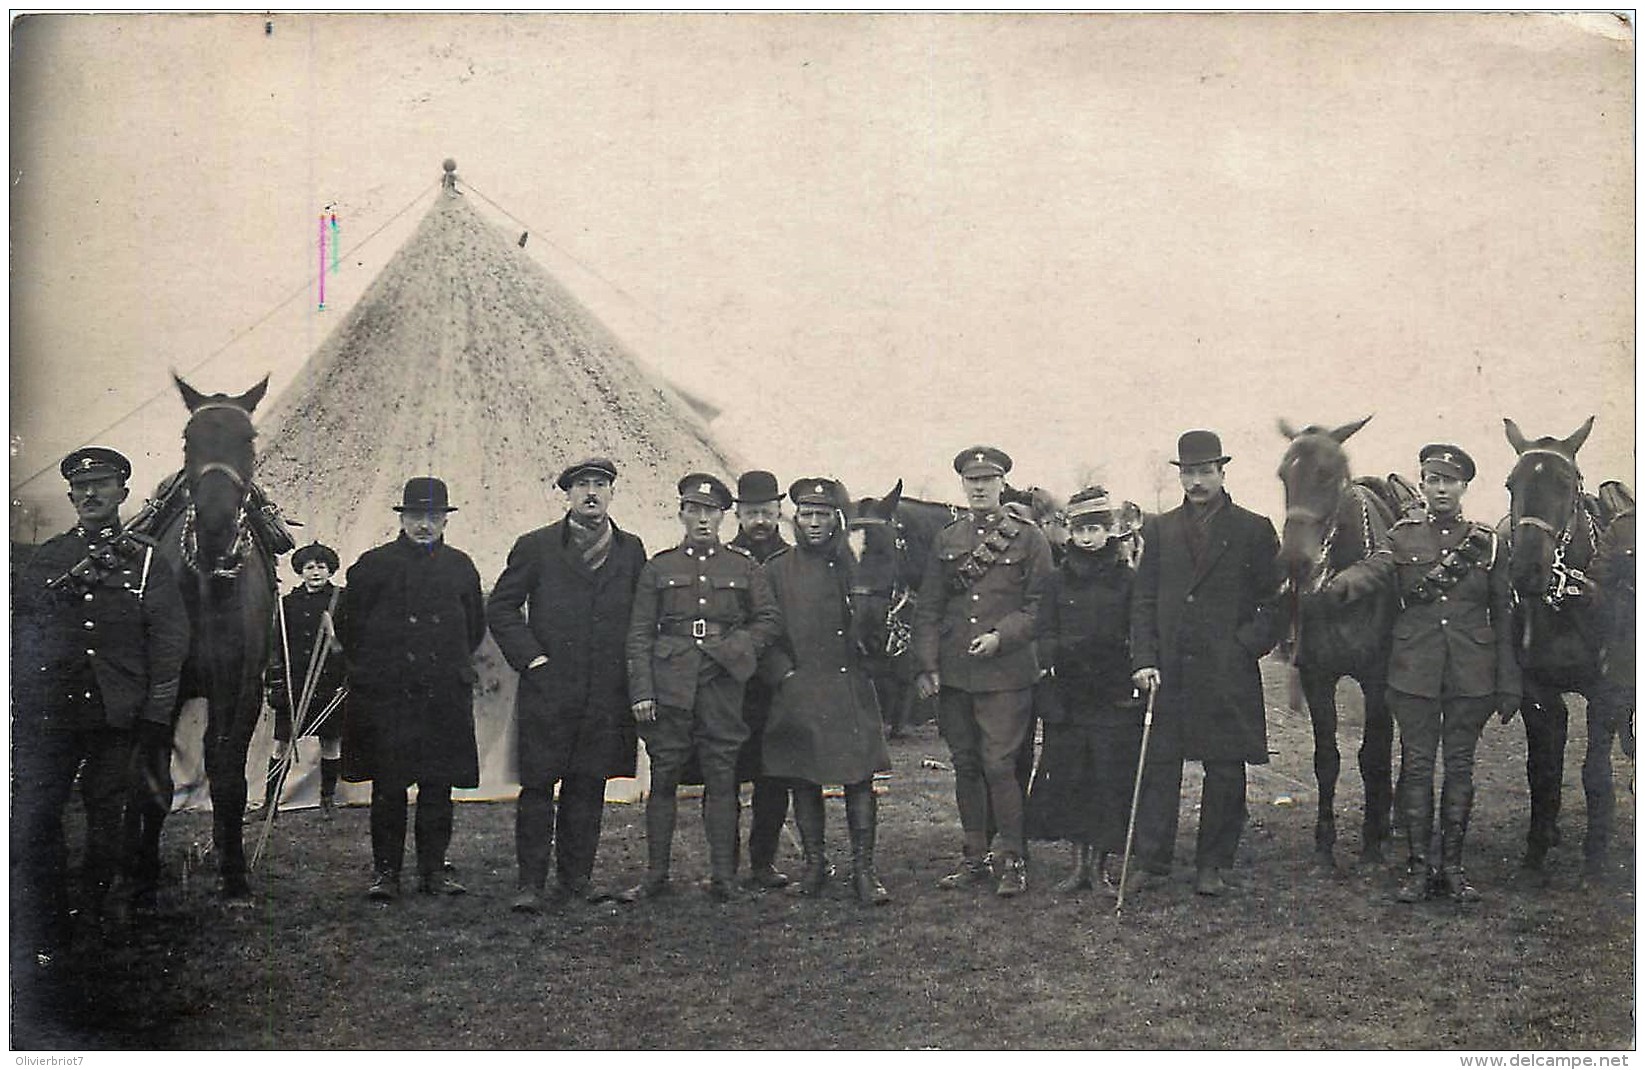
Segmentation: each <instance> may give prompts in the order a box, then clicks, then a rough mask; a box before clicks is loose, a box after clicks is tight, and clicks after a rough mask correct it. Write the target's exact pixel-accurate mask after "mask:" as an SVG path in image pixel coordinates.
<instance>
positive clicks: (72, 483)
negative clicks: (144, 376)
mask: <svg viewBox="0 0 1645 1070" xmlns="http://www.w3.org/2000/svg"><path fill="white" fill-rule="evenodd" d="M61 471H62V473H63V478H64V479H66V480H67V481H68V487H69V489H68V496H69V501H70V502H72V503H73V505H74V509H75V513H76V514H77V516H78V518H79V520H78V522H77V523H76V524H75V526H74V527H73V528H70V529H69V530H68V531H66V532H64V533H63V534H61V535H57V536H55V537H53V538H51V539H49V540H48V541H47V542H46V543H45V545H43V546H41V547H40V549H39V550H38V551H36V553H35V554H34V556H33V557H32V558H31V559H30V560H29V562H28V564H27V565H26V566H25V567H24V569H23V571H22V573H21V575H20V576H19V578H18V581H17V589H16V590H15V591H14V595H13V596H14V599H15V601H14V604H13V614H14V615H13V618H12V619H13V626H14V631H13V636H12V639H13V643H14V646H13V661H12V669H13V672H14V674H15V675H14V676H13V677H12V687H13V692H12V695H13V706H12V710H13V716H12V734H11V738H12V755H11V777H12V780H11V808H12V809H11V812H12V823H11V837H12V838H11V888H12V933H13V936H12V941H13V943H12V946H13V948H14V949H18V950H24V951H29V952H32V953H34V954H36V955H43V956H45V958H42V959H40V960H39V961H41V963H42V964H46V963H48V962H49V956H50V955H51V954H52V952H54V951H55V950H58V949H60V948H61V947H62V946H63V945H64V944H65V943H66V942H67V938H68V935H69V933H68V919H69V913H68V903H67V889H66V877H65V871H66V869H67V845H66V842H65V838H64V832H63V808H64V806H66V805H67V803H68V800H69V794H70V792H71V790H72V789H73V787H74V783H75V779H76V777H77V776H78V778H79V782H80V795H81V798H82V799H83V800H84V804H85V812H86V844H85V862H84V865H83V866H82V867H81V885H82V893H83V899H82V902H83V907H84V915H83V916H84V917H85V918H87V919H88V920H89V921H90V922H91V923H92V924H93V926H95V925H96V924H97V923H98V922H99V921H100V919H101V915H102V910H103V907H104V905H105V902H106V899H107V895H108V890H109V887H110V885H111V884H112V883H113V881H114V878H115V876H116V875H117V874H118V873H119V871H120V868H121V864H122V861H123V859H124V858H125V848H124V845H123V843H122V829H121V826H122V816H123V813H124V806H125V803H126V801H127V796H128V793H129V791H130V789H131V788H132V787H133V786H134V785H132V784H131V781H130V778H131V774H132V770H133V765H134V761H135V758H136V753H137V744H138V743H139V742H151V743H153V745H156V746H158V745H159V744H160V743H161V742H162V741H163V742H164V743H165V744H166V745H167V746H168V750H169V743H170V739H171V722H172V715H173V713H174V712H175V710H176V706H177V689H178V676H179V674H180V673H181V672H182V668H183V660H184V658H186V657H187V655H188V644H189V623H188V613H187V610H186V609H185V608H184V606H183V601H182V596H181V594H180V593H179V591H178V587H177V583H176V580H175V579H174V578H173V575H172V572H171V569H170V568H169V567H167V565H166V563H165V561H164V560H162V559H161V557H160V555H159V554H158V553H157V552H156V551H155V548H154V544H153V542H152V541H151V540H149V539H146V538H144V537H142V536H139V535H134V534H131V533H124V532H122V531H121V530H120V505H121V503H122V502H124V501H125V500H126V496H127V494H128V493H129V490H128V488H127V487H126V481H127V480H128V479H129V478H130V477H131V462H130V461H128V460H126V458H125V457H123V456H121V455H120V454H119V453H117V452H116V451H114V450H111V449H107V448H105V447H102V446H87V447H85V448H84V449H79V450H75V451H74V452H73V453H71V454H69V455H68V456H67V457H65V458H64V459H63V462H62V465H61Z"/></svg>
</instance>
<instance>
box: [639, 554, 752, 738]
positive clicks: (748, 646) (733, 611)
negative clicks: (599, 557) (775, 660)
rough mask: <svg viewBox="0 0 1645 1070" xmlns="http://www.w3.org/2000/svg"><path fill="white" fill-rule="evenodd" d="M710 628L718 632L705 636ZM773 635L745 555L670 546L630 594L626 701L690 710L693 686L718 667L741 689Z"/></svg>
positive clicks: (645, 570) (649, 564) (694, 692)
mask: <svg viewBox="0 0 1645 1070" xmlns="http://www.w3.org/2000/svg"><path fill="white" fill-rule="evenodd" d="M696 620H700V621H702V622H703V624H704V633H705V634H704V635H702V636H700V637H699V636H694V635H692V634H691V626H692V622H693V621H696ZM708 626H712V628H713V630H714V631H715V632H716V633H717V634H714V635H709V634H707V631H708ZM776 629H777V611H776V608H775V607H774V606H773V605H772V604H771V588H770V587H769V586H767V585H766V584H765V583H764V582H763V580H760V579H759V566H758V565H757V564H755V562H754V558H753V557H751V556H750V555H749V553H748V552H747V551H746V550H741V549H738V548H737V547H732V546H726V545H724V544H721V543H715V544H714V545H713V546H709V547H706V548H697V547H693V546H689V545H686V544H684V543H682V544H680V545H679V546H673V547H670V548H669V549H667V550H664V551H662V552H661V553H659V554H657V555H656V556H655V557H653V558H652V559H651V560H650V561H647V562H646V564H645V568H643V569H641V570H640V580H639V583H638V584H637V585H636V588H635V591H634V611H633V614H632V616H631V617H630V618H629V628H628V644H627V647H628V650H627V654H628V695H629V700H630V701H631V702H644V701H647V700H652V701H655V702H656V703H657V704H658V705H660V706H674V707H678V708H680V709H686V710H689V709H691V708H692V706H693V705H694V704H695V702H696V696H697V682H698V680H699V679H700V678H701V677H702V675H703V674H704V673H705V671H708V670H711V669H716V668H717V669H718V670H723V671H724V672H725V673H726V674H727V675H728V676H730V677H731V679H733V680H735V681H736V682H737V683H739V684H746V683H747V682H748V681H749V679H750V678H751V677H752V676H753V675H754V672H755V670H756V669H757V668H758V667H759V658H760V653H761V651H763V650H764V649H765V648H766V646H767V645H769V644H770V642H771V640H772V639H774V638H776V634H777V632H776Z"/></svg>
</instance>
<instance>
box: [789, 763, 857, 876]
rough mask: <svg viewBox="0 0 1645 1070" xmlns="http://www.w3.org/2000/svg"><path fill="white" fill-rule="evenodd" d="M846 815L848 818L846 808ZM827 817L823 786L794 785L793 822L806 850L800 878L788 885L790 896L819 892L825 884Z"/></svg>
mask: <svg viewBox="0 0 1645 1070" xmlns="http://www.w3.org/2000/svg"><path fill="white" fill-rule="evenodd" d="M847 814H848V817H849V811H847ZM826 816H827V815H826V811H824V809H823V797H822V788H821V787H820V786H818V785H816V784H799V785H796V786H795V788H794V824H795V825H798V826H799V829H800V847H801V849H802V850H803V851H804V852H805V862H804V863H803V868H802V869H801V871H800V878H799V880H797V881H795V882H794V883H792V884H790V885H789V886H788V891H789V894H790V895H800V896H817V895H821V894H822V890H823V888H824V887H825V886H826V885H827V884H828V858H827V854H826V853H825V851H824V847H823V827H824V822H825V820H826Z"/></svg>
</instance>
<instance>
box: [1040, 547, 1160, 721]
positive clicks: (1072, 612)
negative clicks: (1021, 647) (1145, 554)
mask: <svg viewBox="0 0 1645 1070" xmlns="http://www.w3.org/2000/svg"><path fill="white" fill-rule="evenodd" d="M1134 580H1135V576H1134V574H1133V572H1132V569H1131V566H1130V565H1129V564H1127V563H1126V562H1125V561H1124V560H1122V559H1121V558H1120V556H1119V553H1118V548H1117V547H1115V546H1112V545H1110V546H1109V547H1108V548H1107V549H1105V550H1104V551H1102V552H1100V553H1097V554H1086V553H1082V552H1080V551H1079V550H1073V549H1071V550H1067V551H1065V553H1064V554H1063V560H1062V564H1061V565H1060V566H1058V568H1057V570H1056V572H1054V573H1052V576H1051V581H1050V583H1049V584H1047V586H1046V589H1045V595H1044V597H1042V598H1041V599H1040V604H1039V609H1038V612H1037V613H1036V619H1035V625H1034V644H1035V651H1036V654H1037V656H1038V657H1039V660H1040V664H1041V665H1043V666H1045V668H1046V669H1047V670H1048V671H1049V672H1051V673H1052V679H1050V680H1048V681H1044V682H1042V683H1041V684H1040V685H1039V686H1040V687H1042V688H1049V689H1050V690H1051V692H1052V694H1053V695H1054V696H1055V701H1052V702H1049V703H1043V704H1042V707H1043V709H1044V710H1045V713H1044V720H1045V721H1046V722H1048V723H1051V724H1057V723H1064V722H1066V723H1071V724H1092V723H1096V722H1098V721H1116V722H1119V723H1133V722H1135V721H1136V720H1137V717H1136V702H1135V701H1134V698H1135V689H1134V688H1133V687H1132V684H1131V585H1132V583H1133V582H1134Z"/></svg>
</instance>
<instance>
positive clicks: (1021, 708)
mask: <svg viewBox="0 0 1645 1070" xmlns="http://www.w3.org/2000/svg"><path fill="white" fill-rule="evenodd" d="M1010 470H1011V458H1010V457H1009V456H1007V455H1006V453H1005V451H1003V450H999V449H996V448H994V447H992V446H973V447H971V448H970V449H967V450H963V451H961V452H960V454H959V455H958V456H957V457H955V458H954V471H956V472H958V473H959V475H960V480H961V483H962V485H963V487H964V490H965V498H966V503H967V504H968V505H969V506H970V507H971V508H970V512H969V513H968V514H967V515H965V516H963V517H961V518H960V519H959V520H956V521H955V522H954V523H952V524H950V525H949V526H948V527H946V528H944V529H943V530H942V531H940V532H939V533H938V534H937V537H936V539H935V541H934V543H933V546H932V554H931V559H930V561H929V562H928V563H927V565H926V569H925V575H924V578H923V579H922V580H921V581H920V590H919V600H918V602H917V604H916V611H915V616H914V657H915V666H916V671H917V672H918V675H917V676H916V677H915V687H916V688H917V689H918V691H919V694H920V697H922V698H929V697H930V696H932V695H937V696H938V706H937V725H938V728H939V730H940V731H941V733H942V736H943V739H945V740H947V741H948V748H949V751H950V753H951V754H952V756H953V760H954V801H955V803H956V805H957V806H958V808H959V812H960V825H961V827H962V828H963V829H964V835H965V841H964V844H963V847H962V850H963V852H964V860H963V862H962V863H961V866H960V868H959V869H958V870H956V871H955V872H954V873H951V874H949V875H948V876H946V877H944V878H943V879H942V881H941V882H939V883H940V886H941V887H944V888H959V887H962V886H965V885H968V884H979V883H982V882H985V881H987V880H988V879H989V878H990V876H991V874H990V868H989V861H988V859H987V858H986V857H985V856H986V855H987V853H988V850H989V844H988V842H987V840H988V828H989V825H990V819H992V824H993V826H994V828H996V829H997V830H998V831H997V836H996V839H995V843H994V845H993V846H994V852H993V857H994V862H995V865H996V867H997V871H998V872H997V876H998V884H997V886H996V888H995V891H996V892H997V893H998V894H999V895H1001V896H1007V897H1009V896H1015V895H1020V894H1021V893H1022V892H1024V891H1026V890H1027V887H1028V872H1027V867H1026V866H1025V865H1024V864H1023V857H1022V851H1023V783H1022V781H1021V779H1019V777H1018V774H1017V760H1018V755H1019V752H1020V751H1021V749H1022V747H1023V746H1024V744H1025V742H1026V741H1027V735H1028V727H1029V724H1030V719H1031V717H1032V714H1033V696H1034V682H1035V681H1036V680H1038V679H1039V675H1040V667H1039V662H1038V661H1037V660H1036V659H1035V656H1034V643H1033V639H1034V615H1035V611H1036V608H1037V607H1038V604H1039V599H1040V596H1041V593H1042V591H1043V589H1044V588H1045V586H1046V584H1047V582H1048V581H1049V579H1050V577H1051V573H1052V566H1051V547H1050V545H1049V544H1047V542H1046V540H1045V536H1044V535H1043V534H1042V533H1041V532H1040V529H1039V528H1038V527H1036V526H1035V524H1034V520H1033V517H1032V515H1031V514H1030V512H1029V510H1028V509H1027V508H1026V507H1024V506H1018V505H1008V506H1004V507H1002V506H1001V504H1000V494H1001V492H1002V491H1003V490H1004V487H1005V474H1006V473H1007V472H1009V471H1010ZM1030 745H1031V744H1030Z"/></svg>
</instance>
